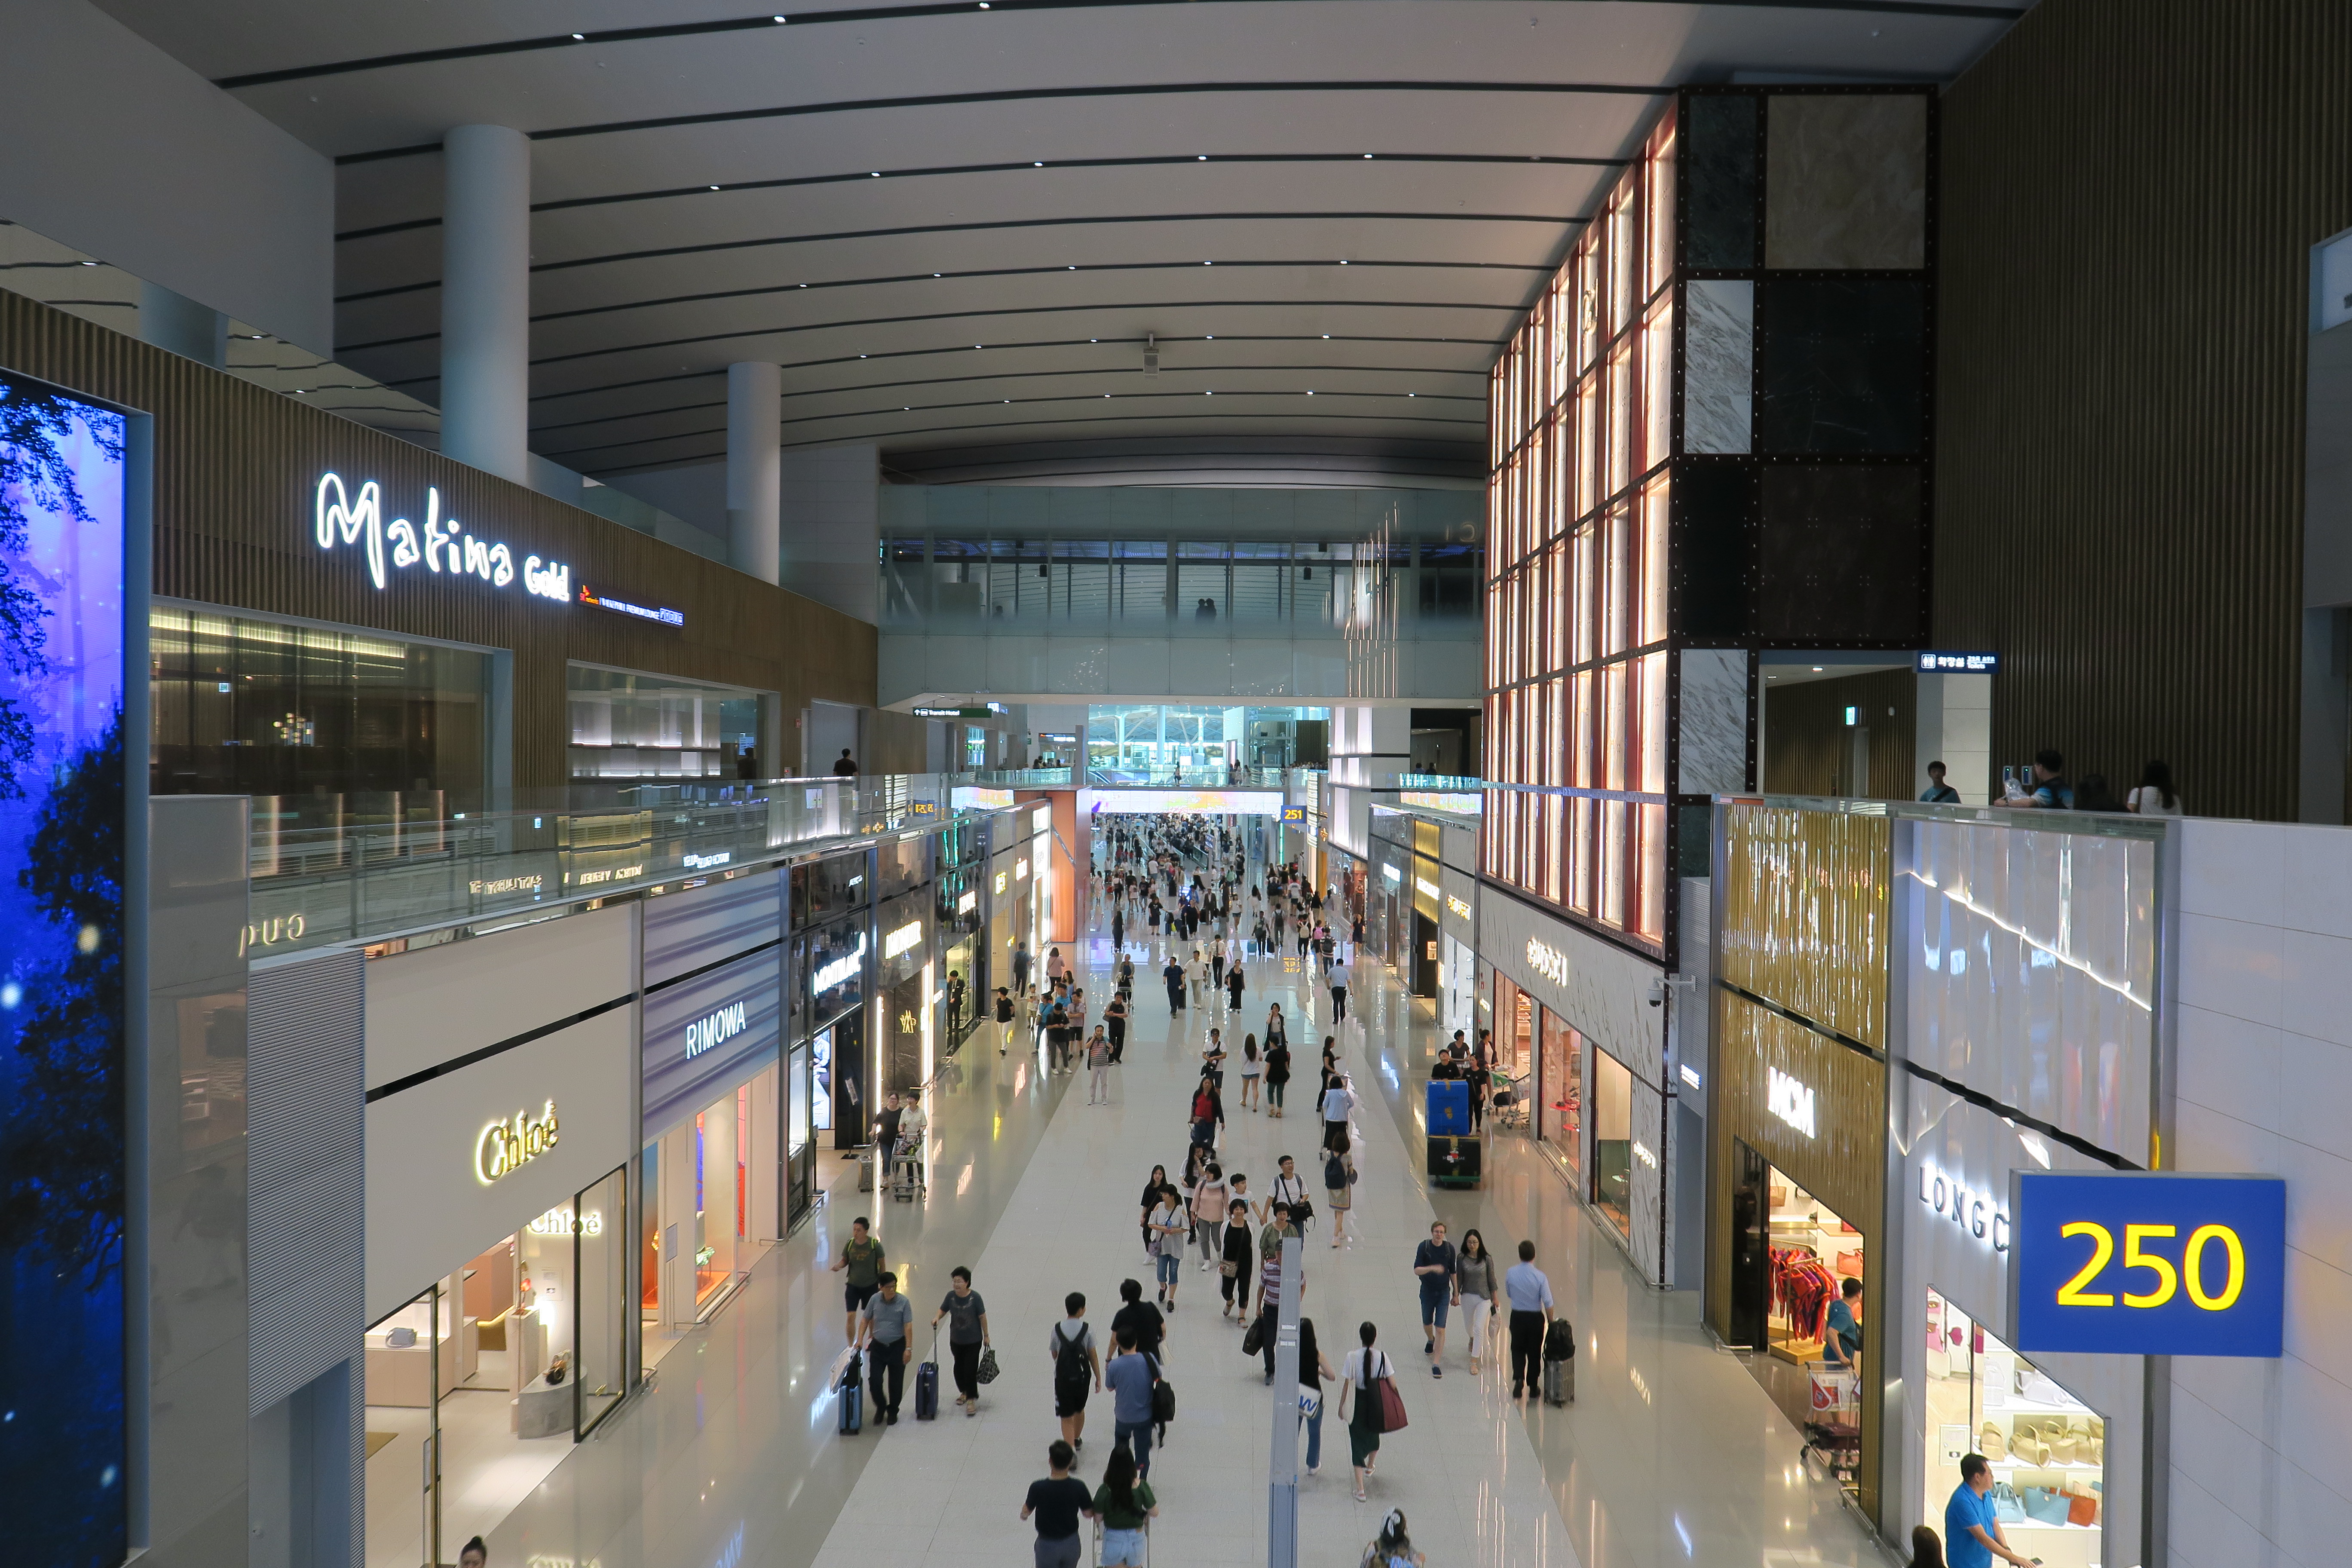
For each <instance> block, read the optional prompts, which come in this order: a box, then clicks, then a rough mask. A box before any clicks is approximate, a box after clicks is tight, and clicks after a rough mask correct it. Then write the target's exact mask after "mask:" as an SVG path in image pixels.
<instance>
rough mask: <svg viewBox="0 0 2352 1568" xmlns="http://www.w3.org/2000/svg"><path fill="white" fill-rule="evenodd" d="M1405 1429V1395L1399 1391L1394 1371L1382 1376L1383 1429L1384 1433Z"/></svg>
mask: <svg viewBox="0 0 2352 1568" xmlns="http://www.w3.org/2000/svg"><path fill="white" fill-rule="evenodd" d="M1403 1430H1404V1395H1403V1394H1400V1393H1398V1392H1397V1385H1396V1376H1395V1374H1394V1373H1384V1374H1383V1375H1382V1376H1381V1433H1382V1434H1383V1435H1385V1434H1387V1433H1390V1432H1402V1431H1403Z"/></svg>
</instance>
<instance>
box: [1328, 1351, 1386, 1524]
mask: <svg viewBox="0 0 2352 1568" xmlns="http://www.w3.org/2000/svg"><path fill="white" fill-rule="evenodd" d="M1356 1337H1357V1339H1359V1340H1360V1341H1362V1343H1361V1344H1360V1345H1358V1346H1357V1348H1356V1349H1354V1350H1351V1351H1349V1352H1348V1358H1347V1360H1345V1361H1344V1362H1342V1363H1339V1419H1340V1420H1342V1421H1345V1422H1346V1423H1347V1424H1348V1462H1349V1464H1351V1465H1353V1466H1354V1467H1355V1469H1356V1500H1357V1501H1358V1502H1361V1501H1363V1500H1364V1483H1365V1482H1366V1481H1368V1480H1370V1479H1371V1475H1372V1470H1373V1468H1374V1467H1375V1466H1377V1465H1378V1464H1379V1463H1380V1457H1381V1388H1380V1383H1381V1379H1382V1378H1384V1377H1393V1376H1395V1375H1396V1369H1395V1368H1394V1367H1393V1366H1391V1365H1390V1364H1389V1358H1388V1352H1386V1351H1383V1350H1380V1349H1378V1348H1377V1347H1375V1346H1374V1344H1373V1343H1372V1342H1373V1341H1374V1340H1377V1339H1378V1338H1380V1331H1379V1330H1378V1329H1375V1328H1374V1327H1372V1325H1371V1324H1370V1323H1360V1324H1359V1325H1357V1328H1356ZM1350 1396H1353V1398H1354V1399H1355V1402H1356V1409H1355V1413H1354V1414H1353V1415H1350V1414H1349V1410H1348V1401H1349V1397H1350Z"/></svg>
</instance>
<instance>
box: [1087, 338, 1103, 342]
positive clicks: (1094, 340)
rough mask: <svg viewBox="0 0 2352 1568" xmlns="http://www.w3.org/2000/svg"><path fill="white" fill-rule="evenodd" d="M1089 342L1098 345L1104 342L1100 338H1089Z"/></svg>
mask: <svg viewBox="0 0 2352 1568" xmlns="http://www.w3.org/2000/svg"><path fill="white" fill-rule="evenodd" d="M1087 342H1090V343H1098V342H1102V340H1101V339H1100V338H1088V339H1087Z"/></svg>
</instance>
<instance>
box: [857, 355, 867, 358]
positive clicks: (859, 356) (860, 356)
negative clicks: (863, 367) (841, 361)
mask: <svg viewBox="0 0 2352 1568" xmlns="http://www.w3.org/2000/svg"><path fill="white" fill-rule="evenodd" d="M857 357H858V358H859V359H864V358H865V357H866V356H865V355H864V354H859V355H858V356H857Z"/></svg>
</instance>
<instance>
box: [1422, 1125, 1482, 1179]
mask: <svg viewBox="0 0 2352 1568" xmlns="http://www.w3.org/2000/svg"><path fill="white" fill-rule="evenodd" d="M1485 1152H1486V1145H1485V1143H1484V1142H1482V1141H1481V1140H1479V1139H1476V1138H1460V1137H1449V1136H1446V1135H1444V1134H1440V1133H1432V1134H1431V1135H1430V1139H1429V1179H1430V1180H1431V1181H1433V1182H1437V1183H1440V1184H1444V1185H1446V1186H1462V1187H1475V1186H1476V1185H1477V1184H1478V1176H1479V1160H1480V1156H1481V1155H1482V1154H1484V1153H1485Z"/></svg>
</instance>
